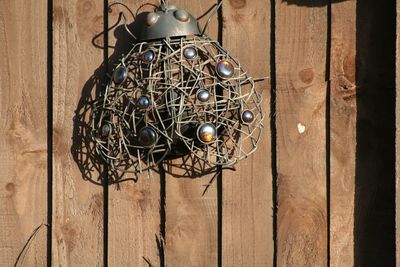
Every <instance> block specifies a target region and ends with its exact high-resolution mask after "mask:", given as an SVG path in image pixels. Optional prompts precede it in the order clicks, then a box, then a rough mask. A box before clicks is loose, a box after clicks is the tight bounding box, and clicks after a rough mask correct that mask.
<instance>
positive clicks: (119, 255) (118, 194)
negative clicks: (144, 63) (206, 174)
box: [108, 0, 162, 266]
mask: <svg viewBox="0 0 400 267" xmlns="http://www.w3.org/2000/svg"><path fill="white" fill-rule="evenodd" d="M120 2H121V3H123V4H126V5H127V6H128V7H129V8H130V9H131V10H132V11H133V12H134V13H136V10H137V9H138V8H139V7H140V6H141V5H143V4H145V3H149V1H145V0H142V1H137V0H125V1H120ZM150 2H151V1H150ZM152 3H157V1H152ZM151 9H152V7H149V6H146V7H145V8H142V9H141V10H140V12H145V11H151ZM120 12H124V14H125V15H126V17H127V19H128V20H129V21H131V20H132V18H131V17H130V14H129V13H128V12H127V10H126V9H124V8H123V7H121V6H113V7H112V12H111V13H109V19H108V24H109V26H110V27H111V26H112V25H115V23H116V22H117V20H118V16H119V14H120ZM120 25H121V26H118V27H117V28H115V30H112V31H110V32H109V35H108V36H109V44H110V46H114V47H115V49H113V48H110V50H109V53H110V57H109V64H110V66H109V68H110V71H111V70H112V69H113V66H114V64H118V60H119V59H120V58H121V57H122V55H123V54H125V55H126V54H127V53H128V52H129V50H130V48H131V47H132V43H130V44H129V40H130V38H129V35H128V34H127V33H126V31H125V29H123V28H122V27H123V26H122V24H120ZM129 177H132V175H125V177H123V179H126V178H129ZM135 179H137V182H134V181H133V180H128V181H126V182H123V183H120V184H119V185H118V187H114V186H113V187H110V189H109V190H110V191H109V211H108V215H109V219H108V225H109V226H108V229H109V234H108V250H109V257H108V263H109V266H161V265H160V259H161V258H160V257H161V256H160V251H159V246H158V244H159V242H161V241H160V240H162V237H161V236H160V223H161V222H160V178H159V175H158V174H157V173H155V172H151V173H147V172H146V173H143V174H141V175H138V177H135ZM161 254H162V253H161Z"/></svg>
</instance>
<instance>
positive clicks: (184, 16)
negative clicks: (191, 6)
mask: <svg viewBox="0 0 400 267" xmlns="http://www.w3.org/2000/svg"><path fill="white" fill-rule="evenodd" d="M174 16H175V18H176V19H177V20H179V21H181V22H186V21H188V20H189V13H187V12H186V11H185V10H183V9H178V10H176V11H175V12H174Z"/></svg>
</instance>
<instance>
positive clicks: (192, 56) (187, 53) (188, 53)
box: [183, 47, 197, 59]
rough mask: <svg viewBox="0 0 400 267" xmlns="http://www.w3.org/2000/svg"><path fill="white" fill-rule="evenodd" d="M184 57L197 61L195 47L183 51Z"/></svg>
mask: <svg viewBox="0 0 400 267" xmlns="http://www.w3.org/2000/svg"><path fill="white" fill-rule="evenodd" d="M183 55H184V56H185V58H186V59H195V58H196V57H197V50H196V49H195V48H194V47H187V48H185V49H184V50H183Z"/></svg>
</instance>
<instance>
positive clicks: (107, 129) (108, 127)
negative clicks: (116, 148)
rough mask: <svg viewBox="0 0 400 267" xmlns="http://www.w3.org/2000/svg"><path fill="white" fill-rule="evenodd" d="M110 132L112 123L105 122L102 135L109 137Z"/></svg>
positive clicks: (101, 131)
mask: <svg viewBox="0 0 400 267" xmlns="http://www.w3.org/2000/svg"><path fill="white" fill-rule="evenodd" d="M110 133H111V125H110V124H104V125H103V126H102V127H101V130H100V134H101V136H103V137H108V136H109V135H110Z"/></svg>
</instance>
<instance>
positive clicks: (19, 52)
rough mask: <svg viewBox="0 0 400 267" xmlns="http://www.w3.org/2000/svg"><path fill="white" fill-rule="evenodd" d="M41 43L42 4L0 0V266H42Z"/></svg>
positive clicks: (43, 80)
mask: <svg viewBox="0 0 400 267" xmlns="http://www.w3.org/2000/svg"><path fill="white" fill-rule="evenodd" d="M46 40H47V1H44V0H40V1H34V2H33V1H28V2H27V1H23V0H16V1H0V43H1V45H0V57H1V62H0V136H1V137H2V138H1V139H0V266H45V265H46V246H47V244H46V243H47V242H46V233H47V231H46V227H45V226H43V224H46V223H47V112H46V107H47V103H46V98H47V96H46V94H47V89H46V88H47V79H46V78H47V76H46V75H47V68H46V66H47V65H46V64H47V43H46ZM41 225H42V226H41ZM40 226H41V227H40ZM37 227H40V228H38V230H37V232H36V234H35V229H36V228H37ZM31 236H32V239H31V240H30V241H29V238H30V237H31ZM27 244H28V245H27ZM25 245H27V246H26V248H25V249H24V246H25ZM19 256H20V259H19V261H18V262H17V258H18V257H19Z"/></svg>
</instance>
